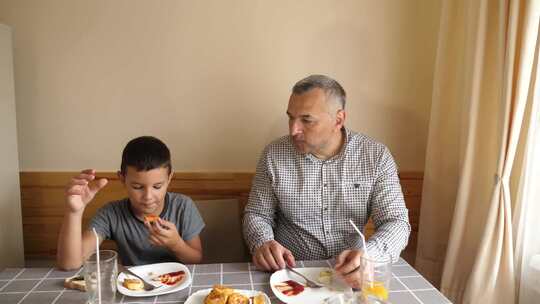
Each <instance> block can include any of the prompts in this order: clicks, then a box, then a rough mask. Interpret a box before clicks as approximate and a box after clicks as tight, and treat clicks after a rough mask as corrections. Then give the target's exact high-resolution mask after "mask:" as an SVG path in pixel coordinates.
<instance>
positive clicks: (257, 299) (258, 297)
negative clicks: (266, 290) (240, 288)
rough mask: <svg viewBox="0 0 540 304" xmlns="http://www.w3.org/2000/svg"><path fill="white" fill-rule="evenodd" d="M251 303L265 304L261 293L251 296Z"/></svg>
mask: <svg viewBox="0 0 540 304" xmlns="http://www.w3.org/2000/svg"><path fill="white" fill-rule="evenodd" d="M253 304H266V301H265V299H264V296H263V295H262V294H259V295H256V296H255V297H253Z"/></svg>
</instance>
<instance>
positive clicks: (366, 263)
mask: <svg viewBox="0 0 540 304" xmlns="http://www.w3.org/2000/svg"><path fill="white" fill-rule="evenodd" d="M360 271H362V290H361V292H360V294H359V297H360V299H361V300H362V303H370V304H371V303H387V301H388V294H389V290H390V279H391V278H392V260H391V258H390V256H389V255H385V256H383V257H373V258H372V257H369V256H362V258H361V261H360Z"/></svg>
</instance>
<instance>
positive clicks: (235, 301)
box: [227, 293, 249, 304]
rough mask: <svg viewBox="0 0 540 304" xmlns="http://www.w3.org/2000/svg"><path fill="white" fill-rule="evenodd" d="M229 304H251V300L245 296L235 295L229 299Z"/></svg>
mask: <svg viewBox="0 0 540 304" xmlns="http://www.w3.org/2000/svg"><path fill="white" fill-rule="evenodd" d="M227 304H249V298H248V297H246V296H245V295H243V294H239V293H233V294H231V295H230V296H229V298H228V299H227Z"/></svg>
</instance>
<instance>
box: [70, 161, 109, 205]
mask: <svg viewBox="0 0 540 304" xmlns="http://www.w3.org/2000/svg"><path fill="white" fill-rule="evenodd" d="M95 178H96V171H95V170H94V169H86V170H83V171H81V173H79V174H78V175H76V176H74V177H73V178H72V179H71V181H70V182H69V183H68V184H67V186H66V203H67V208H68V211H69V212H72V213H78V212H81V211H83V210H84V208H85V207H86V205H87V204H88V203H89V202H90V201H92V199H93V198H94V196H95V195H96V193H98V192H99V190H101V189H102V188H103V187H105V185H107V182H108V181H107V179H105V178H102V179H99V180H97V181H94V180H95Z"/></svg>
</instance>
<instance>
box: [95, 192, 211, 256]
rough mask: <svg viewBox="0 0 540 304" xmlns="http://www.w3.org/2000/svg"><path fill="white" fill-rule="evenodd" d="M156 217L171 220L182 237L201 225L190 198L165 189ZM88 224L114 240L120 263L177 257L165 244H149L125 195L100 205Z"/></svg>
mask: <svg viewBox="0 0 540 304" xmlns="http://www.w3.org/2000/svg"><path fill="white" fill-rule="evenodd" d="M159 217H161V218H162V219H164V220H167V221H169V222H172V223H174V224H175V225H176V229H177V230H178V234H180V236H181V237H182V239H183V240H184V241H189V240H191V239H192V238H194V237H195V236H197V235H199V233H200V232H201V230H202V229H203V228H204V221H203V219H202V217H201V215H200V214H199V211H198V210H197V207H196V206H195V204H194V203H193V201H192V200H191V198H189V197H187V196H185V195H182V194H178V193H173V192H167V194H166V195H165V202H164V207H163V211H162V212H161V214H160V215H159ZM92 228H95V229H96V231H97V233H99V235H100V236H101V237H103V238H104V239H110V240H114V241H115V242H116V244H117V246H118V254H119V256H120V260H121V262H122V264H123V265H144V264H151V263H159V262H177V261H178V259H177V258H176V256H175V255H174V254H173V253H172V252H170V251H169V250H167V249H166V248H165V247H160V246H154V245H152V244H150V241H149V240H148V236H149V235H150V233H149V231H148V228H146V226H145V225H144V222H143V221H141V220H139V219H138V218H137V217H135V215H134V214H133V212H132V210H131V207H130V203H129V199H128V198H125V199H123V200H119V201H114V202H110V203H108V204H106V205H105V206H103V207H101V208H100V209H99V210H98V211H97V213H96V215H95V216H94V218H92V221H91V222H90V225H89V229H92Z"/></svg>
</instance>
